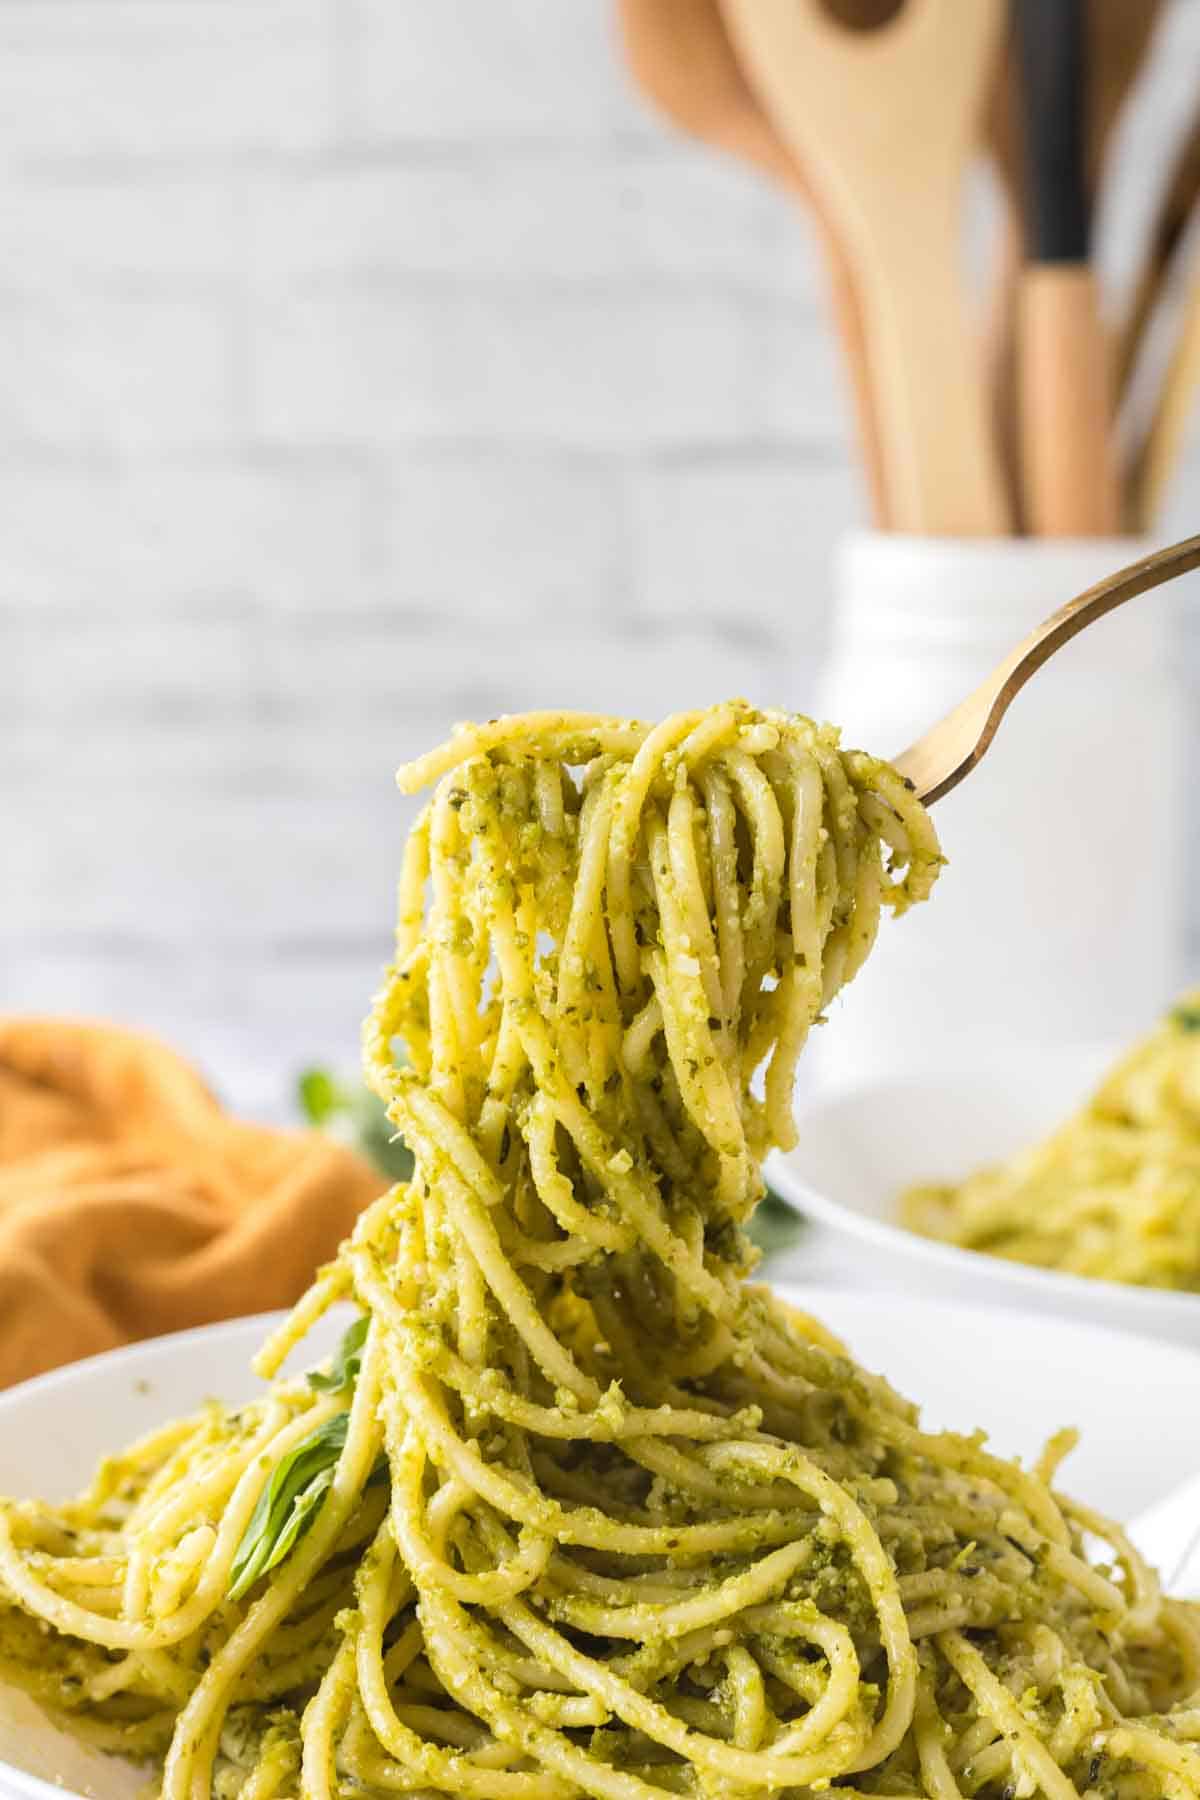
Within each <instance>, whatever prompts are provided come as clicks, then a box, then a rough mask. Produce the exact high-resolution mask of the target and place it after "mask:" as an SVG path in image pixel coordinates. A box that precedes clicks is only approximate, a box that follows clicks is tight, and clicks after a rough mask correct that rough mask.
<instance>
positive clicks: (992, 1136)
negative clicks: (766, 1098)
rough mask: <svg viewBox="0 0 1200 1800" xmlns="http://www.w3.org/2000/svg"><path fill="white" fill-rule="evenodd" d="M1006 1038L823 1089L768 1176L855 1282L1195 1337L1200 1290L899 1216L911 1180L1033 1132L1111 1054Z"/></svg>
mask: <svg viewBox="0 0 1200 1800" xmlns="http://www.w3.org/2000/svg"><path fill="white" fill-rule="evenodd" d="M1117 1054H1118V1053H1117V1052H1115V1051H1114V1050H1113V1049H1112V1048H1111V1047H1106V1048H1103V1049H1092V1050H1079V1049H1075V1050H1071V1049H1055V1050H1016V1049H1013V1050H1009V1051H1008V1052H1006V1053H1005V1054H1003V1055H996V1056H993V1057H991V1058H989V1059H985V1060H982V1061H981V1062H980V1063H979V1064H978V1065H974V1066H972V1067H971V1068H970V1069H968V1070H961V1069H960V1070H957V1071H954V1072H952V1073H948V1074H928V1073H921V1074H917V1075H912V1076H909V1077H893V1078H889V1079H878V1080H872V1081H869V1082H863V1083H860V1084H858V1085H855V1086H847V1087H841V1088H830V1089H827V1090H825V1091H823V1092H821V1093H819V1094H817V1095H816V1096H815V1098H813V1099H812V1100H811V1101H809V1103H808V1104H807V1105H806V1106H805V1107H804V1108H803V1109H802V1110H801V1112H800V1115H799V1117H798V1119H797V1130H798V1132H799V1143H798V1145H797V1147H796V1149H795V1150H791V1151H789V1152H788V1153H787V1155H786V1156H778V1155H776V1156H773V1157H772V1158H771V1160H770V1162H769V1163H768V1165H767V1175H768V1178H769V1180H770V1182H771V1185H772V1187H773V1188H775V1189H776V1190H777V1191H778V1192H779V1193H781V1194H782V1195H783V1196H784V1198H785V1199H787V1200H790V1201H791V1202H792V1204H793V1205H795V1206H797V1207H798V1208H799V1209H800V1211H801V1212H803V1213H805V1214H806V1215H807V1216H808V1217H809V1218H810V1219H813V1220H816V1221H817V1222H818V1224H819V1225H821V1226H823V1227H824V1228H826V1230H827V1232H829V1233H832V1234H835V1236H836V1238H837V1239H839V1240H840V1241H841V1244H842V1245H843V1247H848V1248H850V1249H852V1250H853V1252H854V1256H855V1285H856V1286H858V1285H863V1286H876V1287H888V1288H893V1289H894V1288H897V1287H900V1288H902V1289H903V1290H904V1291H905V1292H906V1293H923V1294H929V1295H932V1296H938V1297H942V1298H946V1299H951V1300H981V1301H984V1302H987V1303H989V1304H997V1303H998V1304H1000V1305H1004V1306H1016V1307H1020V1308H1022V1309H1025V1310H1030V1311H1036V1312H1049V1313H1054V1314H1056V1315H1060V1316H1061V1315H1064V1314H1066V1315H1069V1316H1071V1317H1073V1318H1080V1319H1091V1320H1094V1321H1096V1322H1098V1323H1100V1324H1105V1325H1112V1326H1116V1327H1117V1328H1118V1329H1120V1330H1124V1331H1137V1332H1141V1333H1144V1334H1148V1335H1152V1336H1155V1337H1164V1338H1170V1339H1172V1340H1173V1341H1174V1342H1176V1343H1184V1344H1190V1345H1192V1346H1194V1347H1195V1348H1197V1349H1200V1295H1197V1294H1180V1293H1169V1292H1166V1291H1164V1290H1160V1289H1155V1288H1138V1287H1130V1286H1128V1285H1127V1284H1125V1283H1121V1282H1116V1281H1093V1280H1089V1279H1085V1278H1083V1277H1081V1276H1078V1275H1060V1274H1057V1273H1056V1272H1054V1271H1053V1270H1047V1269H1035V1268H1030V1267H1028V1266H1026V1265H1025V1264H1023V1263H1016V1262H1006V1261H1005V1260H1004V1259H1003V1258H1001V1257H997V1256H986V1255H984V1254H982V1253H981V1252H980V1251H978V1250H959V1249H957V1248H955V1246H954V1245H952V1244H940V1243H936V1242H934V1241H933V1240H932V1239H931V1238H924V1237H920V1236H918V1235H917V1233H916V1232H913V1231H909V1230H907V1229H906V1227H905V1226H903V1225H901V1224H900V1223H899V1220H898V1217H897V1211H898V1199H899V1196H900V1194H901V1193H902V1192H903V1191H904V1189H905V1188H906V1187H908V1186H910V1185H911V1184H912V1183H913V1182H918V1181H954V1180H958V1179H961V1177H963V1176H964V1175H967V1174H969V1173H971V1172H972V1171H973V1170H975V1169H977V1168H979V1167H980V1166H981V1165H983V1164H987V1163H994V1162H997V1161H999V1160H1002V1159H1003V1158H1006V1157H1008V1156H1010V1155H1012V1154H1013V1152H1014V1151H1017V1150H1021V1149H1023V1148H1025V1146H1026V1145H1028V1144H1031V1143H1033V1142H1035V1141H1036V1140H1037V1139H1038V1138H1040V1137H1042V1136H1044V1135H1045V1133H1046V1132H1048V1131H1050V1130H1051V1129H1053V1127H1054V1126H1056V1125H1058V1124H1061V1123H1062V1121H1063V1120H1064V1119H1066V1118H1067V1117H1068V1116H1069V1115H1070V1114H1071V1112H1073V1111H1074V1110H1075V1108H1076V1107H1078V1106H1079V1105H1080V1103H1081V1102H1082V1101H1083V1100H1084V1099H1086V1097H1087V1096H1088V1094H1090V1093H1091V1092H1092V1090H1093V1088H1094V1087H1095V1086H1096V1083H1097V1082H1098V1081H1099V1079H1100V1077H1101V1076H1102V1075H1103V1073H1104V1071H1105V1070H1106V1069H1108V1068H1111V1066H1112V1064H1113V1062H1114V1060H1115V1058H1116V1055H1117Z"/></svg>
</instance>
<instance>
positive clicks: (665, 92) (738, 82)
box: [617, 0, 888, 525]
mask: <svg viewBox="0 0 1200 1800" xmlns="http://www.w3.org/2000/svg"><path fill="white" fill-rule="evenodd" d="M862 3H863V0H859V4H862ZM617 12H618V18H619V20H620V24H621V29H622V33H623V36H624V41H625V54H626V57H627V59H628V62H629V66H630V69H631V70H632V73H633V76H634V79H635V80H636V81H637V83H638V84H639V86H640V87H641V88H642V90H643V91H644V92H645V93H646V94H647V95H648V96H649V98H650V99H651V100H653V101H654V103H655V104H656V105H657V106H658V107H659V108H660V110H661V111H662V112H664V113H665V114H666V115H667V117H668V118H669V119H671V120H673V122H674V123H675V124H676V125H679V126H681V127H682V128H683V130H684V131H687V132H689V133H690V134H691V135H692V136H694V137H699V138H703V139H705V140H706V141H707V142H708V143H711V144H716V145H718V146H719V147H720V148H721V149H723V150H727V151H729V152H730V153H731V154H732V155H734V156H739V157H741V158H743V160H744V161H746V162H750V163H753V164H754V165H755V166H756V167H757V168H760V169H763V170H765V172H766V173H767V174H768V175H770V176H772V177H773V179H774V180H776V181H779V182H781V183H782V184H783V186H784V187H786V188H787V189H788V190H789V191H790V192H791V193H793V194H794V195H796V196H797V197H798V198H800V199H801V200H803V201H804V202H805V204H806V205H807V206H808V207H809V209H810V210H811V212H812V214H813V218H814V222H815V224H816V227H817V231H818V233H819V234H820V237H821V240H822V243H823V246H824V251H825V258H826V263H827V266H828V271H829V279H830V287H831V293H832V300H833V310H834V315H835V318H836V320H837V326H838V332H839V335H840V337H841V341H842V349H843V352H844V355H845V358H846V366H847V368H848V370H849V374H850V389H851V396H852V401H853V406H854V414H855V425H856V430H857V435H858V441H859V445H860V448H861V452H862V459H863V466H864V469H865V473H866V481H867V491H868V497H869V500H870V505H871V512H872V516H873V518H874V520H875V523H876V524H877V525H884V524H886V523H887V520H888V506H887V496H886V491H885V486H884V475H883V465H882V460H881V457H880V451H879V436H878V431H877V428H876V423H875V415H874V406H873V402H872V396H871V390H870V381H869V376H868V372H867V354H866V345H865V343H864V341H863V327H862V317H861V314H860V311H859V306H858V300H857V297H856V295H855V292H854V284H853V280H852V277H851V272H850V268H849V264H848V261H847V258H846V254H845V251H844V249H843V247H842V244H841V242H840V240H839V238H838V234H837V232H836V231H835V230H834V228H833V226H832V224H831V222H830V219H829V217H828V215H827V213H826V212H825V211H824V210H823V209H822V208H821V206H820V204H819V203H818V201H817V199H816V197H815V196H814V194H813V192H812V189H811V187H810V186H809V184H808V182H807V180H806V179H805V174H804V169H803V167H802V165H801V164H800V163H799V162H798V161H797V159H796V157H795V156H794V155H793V153H792V151H791V150H790V149H789V147H788V145H787V144H786V143H785V142H784V140H783V139H782V138H781V137H780V136H779V134H778V132H777V131H776V130H775V128H774V126H773V125H772V124H771V121H770V120H769V119H768V118H767V115H766V114H765V113H764V112H763V110H762V108H761V106H760V105H759V103H758V99H757V97H756V95H755V94H754V92H753V90H752V89H751V87H750V85H749V83H748V82H747V81H746V78H745V76H744V75H743V73H742V69H741V65H740V64H739V62H738V59H737V57H736V55H735V54H734V49H733V45H732V44H731V43H730V41H729V36H728V33H727V32H726V29H725V21H724V19H723V18H722V16H721V10H720V5H719V0H618V7H617Z"/></svg>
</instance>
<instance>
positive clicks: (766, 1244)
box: [746, 1188, 807, 1258]
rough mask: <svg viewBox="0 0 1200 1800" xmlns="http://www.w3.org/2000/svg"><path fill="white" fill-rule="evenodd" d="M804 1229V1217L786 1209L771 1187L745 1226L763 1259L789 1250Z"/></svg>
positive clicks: (791, 1209)
mask: <svg viewBox="0 0 1200 1800" xmlns="http://www.w3.org/2000/svg"><path fill="white" fill-rule="evenodd" d="M806 1229H807V1220H806V1219H805V1218H804V1215H803V1214H802V1213H798V1212H796V1211H795V1210H794V1208H793V1207H791V1206H789V1205H788V1203H787V1201H786V1200H784V1199H781V1197H780V1196H779V1195H778V1194H777V1193H776V1192H775V1190H774V1189H773V1188H768V1189H767V1191H766V1193H765V1194H764V1195H763V1197H762V1199H761V1200H760V1201H759V1203H758V1206H757V1207H756V1208H755V1211H754V1213H753V1214H752V1216H751V1218H750V1221H749V1223H748V1225H747V1226H746V1230H747V1232H748V1233H749V1235H750V1237H751V1238H752V1239H753V1241H754V1242H755V1243H756V1244H757V1245H758V1247H759V1249H760V1250H761V1251H762V1253H763V1256H764V1258H769V1257H772V1256H778V1255H780V1254H781V1253H782V1252H783V1251H784V1250H790V1249H791V1248H792V1246H793V1245H794V1244H796V1243H798V1242H799V1240H800V1239H801V1238H802V1237H803V1236H804V1233H805V1230H806Z"/></svg>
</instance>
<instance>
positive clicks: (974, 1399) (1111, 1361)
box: [0, 1285, 1200, 1800]
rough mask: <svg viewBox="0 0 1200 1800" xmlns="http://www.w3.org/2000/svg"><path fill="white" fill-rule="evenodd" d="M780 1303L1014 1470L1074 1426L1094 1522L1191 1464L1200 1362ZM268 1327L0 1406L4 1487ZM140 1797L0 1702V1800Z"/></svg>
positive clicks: (187, 1336) (936, 1420)
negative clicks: (1017, 1459) (1014, 1462)
mask: <svg viewBox="0 0 1200 1800" xmlns="http://www.w3.org/2000/svg"><path fill="white" fill-rule="evenodd" d="M779 1291H780V1293H781V1294H782V1295H783V1296H784V1297H785V1298H786V1299H788V1300H790V1301H792V1302H794V1303H795V1304H796V1305H798V1306H800V1307H802V1308H804V1309H805V1310H806V1311H809V1312H813V1313H815V1314H816V1315H817V1316H818V1317H820V1318H821V1319H823V1320H824V1321H825V1322H826V1323H827V1324H828V1325H829V1326H830V1328H831V1329H832V1330H833V1331H835V1332H837V1334H838V1335H839V1336H840V1337H842V1338H844V1339H845V1341H846V1342H847V1344H848V1345H849V1347H850V1348H851V1349H852V1350H853V1352H854V1354H855V1355H856V1356H857V1357H858V1358H859V1360H860V1361H861V1362H863V1363H865V1364H866V1365H867V1366H868V1367H869V1368H873V1369H878V1370H880V1371H881V1372H882V1373H884V1374H885V1375H886V1376H887V1377H888V1379H889V1380H890V1381H891V1382H892V1383H893V1385H894V1386H895V1387H897V1388H898V1389H899V1390H900V1392H901V1393H904V1394H906V1395H908V1396H909V1397H910V1398H911V1399H914V1400H918V1401H920V1402H921V1405H922V1416H923V1419H924V1421H925V1423H926V1424H927V1425H930V1426H953V1427H957V1428H959V1429H963V1430H973V1429H974V1428H975V1427H976V1426H980V1425H982V1426H984V1427H985V1428H986V1429H987V1431H988V1432H989V1433H990V1436H991V1441H992V1445H993V1447H994V1448H995V1449H997V1450H999V1451H1001V1452H1003V1453H1007V1454H1010V1455H1021V1456H1024V1457H1026V1458H1029V1457H1032V1456H1033V1455H1034V1454H1035V1453H1036V1452H1037V1450H1038V1449H1039V1448H1040V1447H1041V1445H1042V1443H1043V1442H1044V1441H1045V1439H1046V1438H1047V1437H1048V1436H1049V1435H1050V1433H1051V1432H1052V1431H1054V1430H1056V1429H1057V1428H1058V1427H1059V1426H1061V1425H1076V1426H1078V1427H1079V1428H1080V1430H1081V1431H1082V1432H1083V1443H1082V1444H1081V1446H1080V1448H1079V1449H1078V1451H1076V1452H1075V1454H1074V1455H1073V1456H1072V1458H1071V1461H1070V1463H1069V1464H1068V1474H1067V1479H1066V1482H1065V1484H1064V1485H1066V1486H1067V1488H1068V1489H1069V1490H1070V1491H1073V1492H1074V1493H1076V1494H1078V1495H1079V1496H1080V1497H1081V1498H1083V1499H1085V1500H1088V1501H1091V1502H1092V1503H1093V1504H1094V1505H1097V1506H1099V1507H1101V1508H1102V1509H1103V1510H1104V1511H1106V1512H1111V1513H1114V1514H1116V1515H1117V1516H1118V1517H1121V1518H1129V1517H1130V1516H1132V1515H1133V1514H1134V1513H1136V1512H1139V1511H1141V1509H1142V1508H1143V1507H1145V1506H1147V1505H1149V1504H1150V1503H1151V1502H1153V1501H1154V1500H1155V1499H1157V1498H1159V1497H1160V1496H1161V1495H1163V1494H1165V1493H1166V1492H1167V1491H1168V1490H1169V1489H1170V1488H1172V1487H1174V1486H1176V1485H1177V1484H1178V1483H1179V1482H1181V1481H1183V1480H1184V1479H1185V1478H1186V1477H1187V1476H1188V1475H1190V1474H1191V1473H1192V1472H1193V1471H1194V1470H1195V1469H1197V1468H1200V1408H1198V1407H1197V1405H1196V1397H1197V1394H1200V1356H1197V1355H1195V1354H1194V1353H1192V1352H1190V1351H1186V1350H1180V1349H1177V1348H1174V1347H1172V1346H1171V1345H1168V1344H1163V1343H1156V1342H1152V1341H1148V1340H1145V1339H1139V1338H1136V1337H1131V1336H1126V1335H1123V1334H1121V1333H1117V1332H1111V1331H1106V1330H1102V1329H1100V1328H1097V1327H1094V1326H1088V1325H1079V1324H1074V1323H1067V1322H1063V1321H1060V1320H1054V1319H1048V1318H1038V1317H1031V1316H1028V1315H1025V1316H1023V1315H1021V1314H1018V1313H1010V1312H1005V1311H1002V1310H999V1309H996V1310H980V1309H978V1308H969V1307H965V1306H951V1305H947V1304H945V1303H939V1302H936V1301H929V1300H915V1299H911V1298H903V1299H902V1298H898V1297H894V1296H877V1295H864V1294H844V1293H833V1292H830V1291H829V1290H827V1289H821V1288H803V1287H795V1286H782V1285H781V1286H780V1289H779ZM344 1322H345V1317H344V1315H343V1316H337V1315H330V1317H329V1318H327V1319H326V1320H325V1321H324V1322H323V1324H322V1326H321V1327H320V1329H319V1330H318V1331H317V1332H315V1333H314V1334H313V1336H312V1338H311V1339H310V1340H309V1342H308V1344H306V1345H304V1346H302V1349H301V1352H300V1353H299V1360H300V1362H301V1366H304V1365H305V1364H307V1363H309V1362H314V1361H317V1360H319V1358H320V1357H321V1356H322V1355H323V1354H325V1352H326V1351H327V1350H328V1349H329V1348H330V1346H331V1345H332V1343H333V1342H334V1340H335V1339H336V1337H337V1335H338V1333H339V1332H340V1330H341V1329H342V1326H343V1325H344ZM270 1323H271V1320H270V1319H268V1318H259V1319H239V1320H235V1321H234V1322H233V1323H232V1324H228V1325H215V1326H210V1327H208V1328H206V1329H204V1330H202V1331H188V1332H181V1333H179V1334H178V1335H177V1336H175V1337H168V1338H159V1339H157V1340H156V1341H155V1342H153V1343H149V1344H138V1345H134V1346H133V1347H131V1348H130V1349H128V1350H118V1351H114V1352H113V1353H112V1354H110V1355H108V1356H98V1357H95V1358H93V1359H92V1360H91V1361H89V1362H84V1363H79V1364H76V1365H75V1366H74V1367H73V1368H69V1369H64V1370H60V1371H59V1372H57V1373H55V1374H53V1375H46V1376H43V1377H41V1379H40V1380H38V1381H31V1382H27V1383H26V1384H25V1385H24V1386H23V1387H19V1388H14V1389H12V1390H11V1391H10V1392H9V1393H7V1394H4V1395H0V1492H3V1493H8V1494H14V1495H18V1496H25V1495H29V1496H32V1495H38V1494H43V1495H46V1496H51V1497H58V1496H62V1495H65V1494H68V1493H70V1492H72V1491H73V1490H75V1489H77V1488H78V1487H80V1486H81V1485H82V1484H83V1482H84V1481H85V1480H86V1478H87V1476H88V1474H89V1473H90V1470H91V1468H92V1465H93V1464H94V1463H95V1461H96V1460H97V1459H98V1458H99V1457H100V1456H101V1455H103V1454H104V1453H105V1452H106V1451H109V1450H112V1449H114V1448H117V1447H119V1446H120V1445H122V1444H124V1443H126V1442H128V1441H129V1440H130V1439H131V1438H134V1437H136V1436H138V1435H139V1434H140V1433H142V1432H145V1431H147V1430H150V1429H151V1428H152V1427H153V1426H155V1425H156V1424H159V1423H161V1422H162V1421H163V1420H165V1419H167V1418H170V1417H172V1416H174V1415H175V1414H177V1413H181V1412H188V1411H190V1410H192V1409H193V1408H195V1407H197V1406H199V1405H200V1404H201V1403H202V1402H203V1401H204V1400H205V1399H207V1398H208V1397H209V1396H211V1395H214V1394H218V1395H221V1396H223V1397H224V1398H226V1399H230V1400H235V1401H243V1400H246V1399H249V1398H250V1397H252V1395H253V1394H254V1393H255V1391H256V1389H257V1387H258V1384H257V1383H256V1382H255V1380H254V1377H253V1376H252V1375H250V1374H249V1361H250V1358H251V1356H252V1355H253V1353H254V1351H255V1350H256V1349H257V1348H258V1345H259V1344H260V1343H261V1342H262V1339H263V1337H264V1336H265V1334H266V1331H267V1329H268V1328H269V1326H270ZM6 1721H7V1723H6ZM6 1734H7V1735H6ZM6 1758H7V1761H5V1759H6ZM39 1777H42V1779H39ZM143 1786H144V1776H143V1775H140V1774H135V1773H133V1772H131V1771H129V1770H128V1768H125V1769H124V1770H122V1769H121V1768H120V1767H119V1766H118V1765H116V1764H114V1762H113V1761H112V1760H111V1759H109V1758H105V1757H99V1756H95V1755H90V1754H87V1753H83V1752H80V1751H79V1749H78V1747H77V1746H75V1745H74V1744H73V1743H71V1742H70V1741H69V1740H66V1739H63V1738H62V1737H61V1735H59V1734H56V1733H54V1732H53V1731H52V1730H51V1729H50V1727H48V1726H47V1725H46V1724H45V1722H44V1721H42V1720H41V1718H40V1715H39V1714H37V1713H36V1712H35V1710H34V1709H32V1708H30V1707H28V1705H27V1704H26V1703H24V1702H22V1701H21V1700H20V1699H19V1697H17V1696H11V1695H8V1694H6V1693H5V1692H4V1691H3V1690H0V1800H63V1796H64V1792H65V1793H66V1794H68V1795H69V1794H72V1793H74V1794H77V1795H78V1794H94V1795H96V1796H97V1797H98V1800H109V1797H110V1796H111V1797H112V1800H133V1797H134V1796H135V1795H136V1794H137V1793H138V1791H139V1789H140V1788H142V1787H143Z"/></svg>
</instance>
